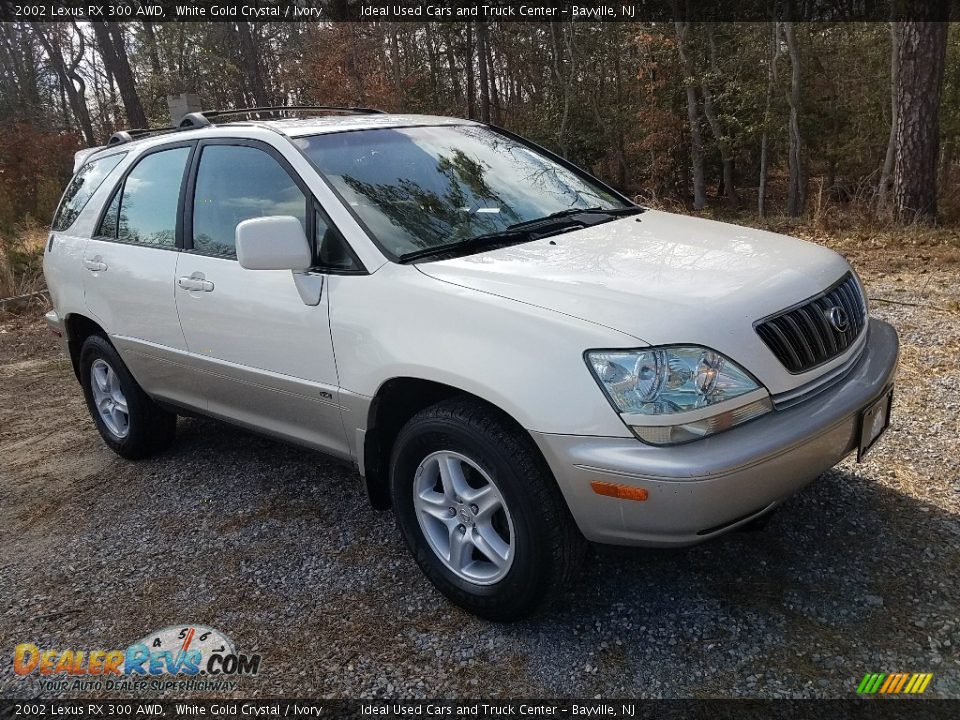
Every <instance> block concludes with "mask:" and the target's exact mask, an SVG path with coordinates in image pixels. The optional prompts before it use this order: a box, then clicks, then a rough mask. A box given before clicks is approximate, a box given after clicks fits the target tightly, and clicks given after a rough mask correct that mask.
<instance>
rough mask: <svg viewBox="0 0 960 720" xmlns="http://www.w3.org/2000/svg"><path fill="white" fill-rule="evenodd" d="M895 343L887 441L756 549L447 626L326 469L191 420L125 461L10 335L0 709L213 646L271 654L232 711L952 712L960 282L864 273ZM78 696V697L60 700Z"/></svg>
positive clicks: (359, 502) (958, 597)
mask: <svg viewBox="0 0 960 720" xmlns="http://www.w3.org/2000/svg"><path fill="white" fill-rule="evenodd" d="M866 280H867V284H868V289H869V294H870V296H871V297H873V298H885V299H888V300H895V301H897V303H912V304H891V303H883V302H876V301H875V302H874V303H873V313H874V315H876V316H879V317H881V318H884V319H886V320H888V321H890V322H892V323H894V325H896V326H897V328H898V329H899V331H900V332H901V336H902V340H903V356H902V361H903V364H902V368H901V373H900V381H899V388H898V395H897V400H896V405H895V414H894V425H893V427H892V428H891V430H890V432H889V433H888V435H887V436H886V438H885V439H884V440H883V442H882V443H881V445H880V446H879V447H878V448H877V449H876V450H874V452H873V454H872V455H871V456H870V458H869V461H868V462H866V463H864V464H862V465H856V464H854V462H853V461H852V460H847V461H845V462H844V463H843V464H841V465H840V466H839V467H838V468H836V469H835V470H833V471H831V472H829V473H827V474H826V475H824V476H823V477H821V478H820V479H819V480H818V481H817V482H816V483H814V484H813V485H811V486H810V487H809V488H807V489H806V490H805V491H803V492H802V493H800V494H799V495H798V496H797V497H796V498H794V499H793V500H791V501H790V502H788V503H787V504H786V505H785V506H784V507H783V508H782V509H781V510H780V511H779V512H778V513H776V514H775V515H774V516H773V517H772V519H771V520H770V522H769V524H768V525H767V526H766V528H765V529H763V530H759V531H753V532H739V533H735V534H732V535H728V536H726V537H725V538H723V539H721V540H718V541H714V542H711V543H708V544H706V545H701V546H698V547H694V548H689V549H684V550H672V551H662V550H661V551H629V552H624V551H608V550H601V551H597V552H595V553H594V554H592V555H591V557H590V559H589V561H588V564H587V566H586V568H585V569H584V572H583V574H582V576H581V578H580V581H579V584H578V585H577V586H576V587H575V588H573V589H572V590H571V591H570V592H569V593H568V594H566V595H564V596H563V597H561V598H559V601H558V602H557V603H556V606H555V607H554V608H552V609H550V610H548V611H547V612H545V613H543V614H542V615H541V616H540V617H537V618H535V619H533V620H530V621H527V622H523V623H520V624H515V625H510V626H497V625H492V624H489V623H487V622H484V621H481V620H477V619H475V618H473V617H471V616H469V615H467V614H465V613H463V612H461V611H460V610H458V609H456V608H454V607H452V606H450V605H449V604H447V603H446V602H445V601H444V600H443V599H442V598H441V597H440V596H439V595H438V594H437V593H435V592H434V591H433V590H432V589H431V587H430V586H429V585H428V584H427V583H426V581H425V580H424V579H423V578H422V577H421V576H420V573H419V571H418V570H417V568H416V567H415V565H414V564H413V562H412V561H411V560H410V558H409V557H408V556H407V553H406V551H405V549H404V547H403V545H402V542H401V540H400V538H399V536H398V533H397V531H396V530H395V528H394V524H393V517H392V515H391V514H389V513H376V512H373V511H371V510H369V509H368V507H367V506H366V503H365V497H364V493H363V489H362V487H361V485H360V484H359V482H358V481H357V478H356V476H355V474H354V472H352V471H351V469H350V468H347V467H345V466H342V465H340V464H338V463H336V462H334V461H332V460H330V459H328V458H326V457H325V456H323V455H320V454H315V453H311V452H308V451H304V450H300V449H297V448H292V447H288V446H285V445H282V444H278V443H275V442H272V441H270V440H265V439H262V438H259V437H255V436H253V435H250V434H247V433H245V432H243V431H241V430H237V429H234V428H232V427H229V426H226V425H223V424H219V423H216V422H213V421H207V420H197V419H182V420H181V421H180V425H179V437H178V441H177V443H176V444H175V445H174V447H173V448H172V449H171V450H169V451H168V452H166V453H165V454H164V455H163V456H161V457H158V458H154V459H152V460H150V461H146V462H141V463H130V462H126V461H123V460H121V459H119V458H117V457H116V456H114V455H113V454H112V453H111V452H110V451H109V450H107V449H106V447H105V446H104V445H103V444H102V443H101V442H100V440H99V437H98V436H97V434H96V432H95V430H94V428H93V425H92V424H91V422H90V421H89V420H88V418H87V415H86V410H85V408H84V406H83V402H82V399H81V394H80V390H79V387H78V386H77V384H76V381H75V380H74V378H73V376H72V373H71V371H70V370H69V367H68V364H67V362H66V360H65V359H64V358H63V357H62V356H61V355H60V354H59V351H58V350H57V348H56V346H55V345H54V343H53V342H52V340H51V339H48V336H47V335H46V333H45V331H44V329H43V328H42V327H41V323H40V321H39V319H38V318H37V317H35V316H34V317H27V318H22V319H16V320H8V321H7V322H6V323H0V696H7V697H24V696H30V695H34V694H36V693H37V692H38V688H37V686H36V685H34V684H32V683H33V682H35V681H31V680H23V679H21V678H17V677H15V676H14V675H13V672H12V651H13V647H14V646H15V645H16V644H18V643H22V642H33V643H36V644H38V645H40V646H48V647H59V648H68V647H72V648H103V647H109V648H113V647H126V645H127V644H128V643H130V642H133V641H135V640H137V639H138V638H140V637H142V636H144V635H145V634H146V633H147V632H149V631H151V630H154V629H158V628H161V627H164V626H168V625H173V624H178V623H188V622H194V623H203V624H206V625H209V626H212V627H215V628H217V629H219V630H222V631H223V632H225V633H226V634H227V635H229V636H231V637H232V638H233V639H234V640H235V641H236V643H237V644H238V646H239V647H240V649H242V650H244V651H248V652H259V653H262V655H263V662H262V665H261V672H260V675H259V676H257V677H255V678H246V679H244V680H242V681H241V682H240V686H239V688H238V689H237V690H236V691H235V693H234V694H235V695H236V696H270V695H286V696H295V697H319V696H347V697H384V696H387V697H450V696H478V695H483V696H486V697H491V696H493V697H538V696H557V695H559V696H566V697H569V696H581V697H594V696H598V695H603V696H605V697H616V696H621V697H622V696H636V697H685V696H695V697H731V696H751V697H784V696H789V697H850V696H851V695H852V694H853V692H854V690H855V688H856V686H857V684H858V682H859V680H860V678H862V677H863V675H864V674H865V673H867V672H896V671H905V672H932V673H934V679H933V682H932V683H931V685H930V687H929V689H928V691H927V695H933V696H937V697H960V655H958V651H957V647H958V645H960V627H958V624H957V623H958V619H960V612H958V611H960V460H958V457H960V441H958V437H960V399H958V397H960V394H958V391H957V385H958V383H957V377H958V375H957V369H958V360H957V358H958V355H960V272H958V271H957V266H956V265H954V266H953V269H952V270H950V271H938V272H933V273H927V272H922V271H920V270H914V271H909V270H905V271H891V272H886V273H881V272H877V271H874V272H870V273H867V275H866ZM68 694H69V693H68Z"/></svg>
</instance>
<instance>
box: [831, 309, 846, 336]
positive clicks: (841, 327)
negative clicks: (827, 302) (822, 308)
mask: <svg viewBox="0 0 960 720" xmlns="http://www.w3.org/2000/svg"><path fill="white" fill-rule="evenodd" d="M827 320H829V321H830V326H831V327H832V328H833V329H834V330H836V331H837V332H838V333H845V332H846V331H847V330H849V329H850V317H849V316H848V315H847V311H846V310H844V309H843V308H842V307H840V306H839V305H834V306H833V307H832V308H830V309H829V310H828V311H827Z"/></svg>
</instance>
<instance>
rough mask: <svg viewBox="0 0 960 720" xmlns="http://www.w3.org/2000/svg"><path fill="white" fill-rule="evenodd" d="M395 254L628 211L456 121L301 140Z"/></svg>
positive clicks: (524, 150)
mask: <svg viewBox="0 0 960 720" xmlns="http://www.w3.org/2000/svg"><path fill="white" fill-rule="evenodd" d="M294 142H296V143H297V144H298V145H299V146H300V148H301V149H302V150H303V151H304V152H305V153H306V155H307V157H309V158H310V160H311V161H312V162H313V163H314V165H316V167H317V168H318V169H319V170H320V172H321V173H323V175H324V176H326V178H327V180H329V181H330V182H331V183H332V184H333V186H334V187H335V188H336V190H337V191H338V192H339V193H340V195H341V196H342V197H343V198H344V199H345V201H346V202H347V203H348V204H349V205H350V207H351V208H352V209H353V211H354V212H355V213H356V215H357V216H358V217H359V218H360V220H362V221H363V223H364V224H365V225H366V227H367V229H368V231H369V232H370V233H371V234H372V235H373V236H374V239H375V240H376V241H377V242H379V244H380V245H381V247H382V248H383V249H384V250H386V251H387V252H388V253H390V254H392V255H393V256H394V257H401V256H404V255H409V254H411V253H416V252H419V251H423V250H429V249H430V248H435V247H441V246H448V245H450V244H451V243H459V242H464V243H467V241H469V240H471V239H473V238H476V237H478V236H486V235H489V234H491V233H499V232H503V231H506V230H507V228H509V227H510V226H511V225H516V224H517V223H522V222H526V221H530V220H538V219H540V218H543V217H546V216H548V215H552V214H554V213H558V212H563V211H565V210H570V209H575V208H582V209H587V208H602V209H604V210H607V209H617V208H623V207H627V206H626V205H625V204H624V203H623V202H622V201H621V200H620V199H618V198H617V197H616V196H615V195H613V194H612V193H610V192H609V191H607V190H605V189H604V188H602V187H600V186H598V185H597V184H596V183H593V182H590V181H589V180H588V179H586V178H583V177H580V176H578V175H577V174H575V173H573V172H571V171H570V170H567V169H566V168H564V167H563V166H561V165H559V164H557V163H556V162H554V161H553V160H550V159H549V158H547V157H545V156H543V155H541V154H540V153H538V152H536V151H534V150H532V149H530V148H528V147H526V146H525V145H522V144H520V143H519V142H516V141H514V140H511V139H510V138H508V137H505V136H503V135H500V134H499V133H496V132H493V131H492V130H489V129H487V128H485V127H479V126H472V125H452V126H441V127H410V128H391V129H383V130H360V131H354V132H340V133H329V134H325V135H314V136H311V137H304V138H299V139H297V140H295V141H294Z"/></svg>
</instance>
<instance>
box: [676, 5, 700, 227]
mask: <svg viewBox="0 0 960 720" xmlns="http://www.w3.org/2000/svg"><path fill="white" fill-rule="evenodd" d="M674 24H675V25H676V30H677V51H678V52H679V53H680V62H681V63H682V64H683V71H684V74H685V76H686V77H685V78H684V85H685V86H686V92H687V121H688V122H689V124H690V162H691V165H692V170H693V209H694V210H703V208H704V207H706V205H707V182H706V177H705V175H704V170H703V135H702V134H701V133H700V113H699V112H698V111H697V89H696V85H695V84H696V80H695V78H694V71H693V63H692V62H691V60H690V57H689V55H688V54H687V50H686V42H687V38H688V37H689V34H690V23H689V22H686V21H679V20H678V21H676V22H675V23H674Z"/></svg>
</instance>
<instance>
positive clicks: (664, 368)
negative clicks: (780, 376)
mask: <svg viewBox="0 0 960 720" xmlns="http://www.w3.org/2000/svg"><path fill="white" fill-rule="evenodd" d="M586 358H587V363H588V365H589V366H590V369H591V370H592V371H593V375H594V377H595V378H596V379H597V382H598V383H599V384H600V387H601V388H603V390H604V392H605V393H606V395H607V397H608V398H609V400H610V402H611V404H612V405H613V406H614V407H615V408H616V409H617V410H618V411H619V412H620V413H621V417H623V419H624V422H626V423H627V424H628V425H629V426H630V427H631V429H633V431H634V432H635V433H636V434H637V436H638V437H640V439H642V440H645V441H647V442H650V443H654V444H657V445H664V444H673V443H679V442H685V441H687V440H694V439H696V438H698V437H703V436H705V435H710V434H713V433H716V432H719V431H721V430H726V429H728V428H731V427H733V426H735V425H739V424H741V423H743V422H746V421H747V420H751V419H753V418H755V417H758V416H759V415H763V414H764V413H766V412H769V411H770V410H771V409H772V405H771V403H770V398H769V394H768V393H767V391H766V390H765V389H764V388H763V387H761V386H760V384H759V383H757V381H756V380H754V379H753V378H752V377H751V376H750V374H749V373H748V372H747V371H746V370H744V369H743V368H741V367H740V366H739V365H737V364H736V363H734V362H733V361H732V360H730V359H729V358H726V357H724V356H723V355H721V354H720V353H718V352H715V351H713V350H710V349H708V348H703V347H697V346H673V347H660V348H645V349H642V350H591V351H589V352H587V354H586Z"/></svg>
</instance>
